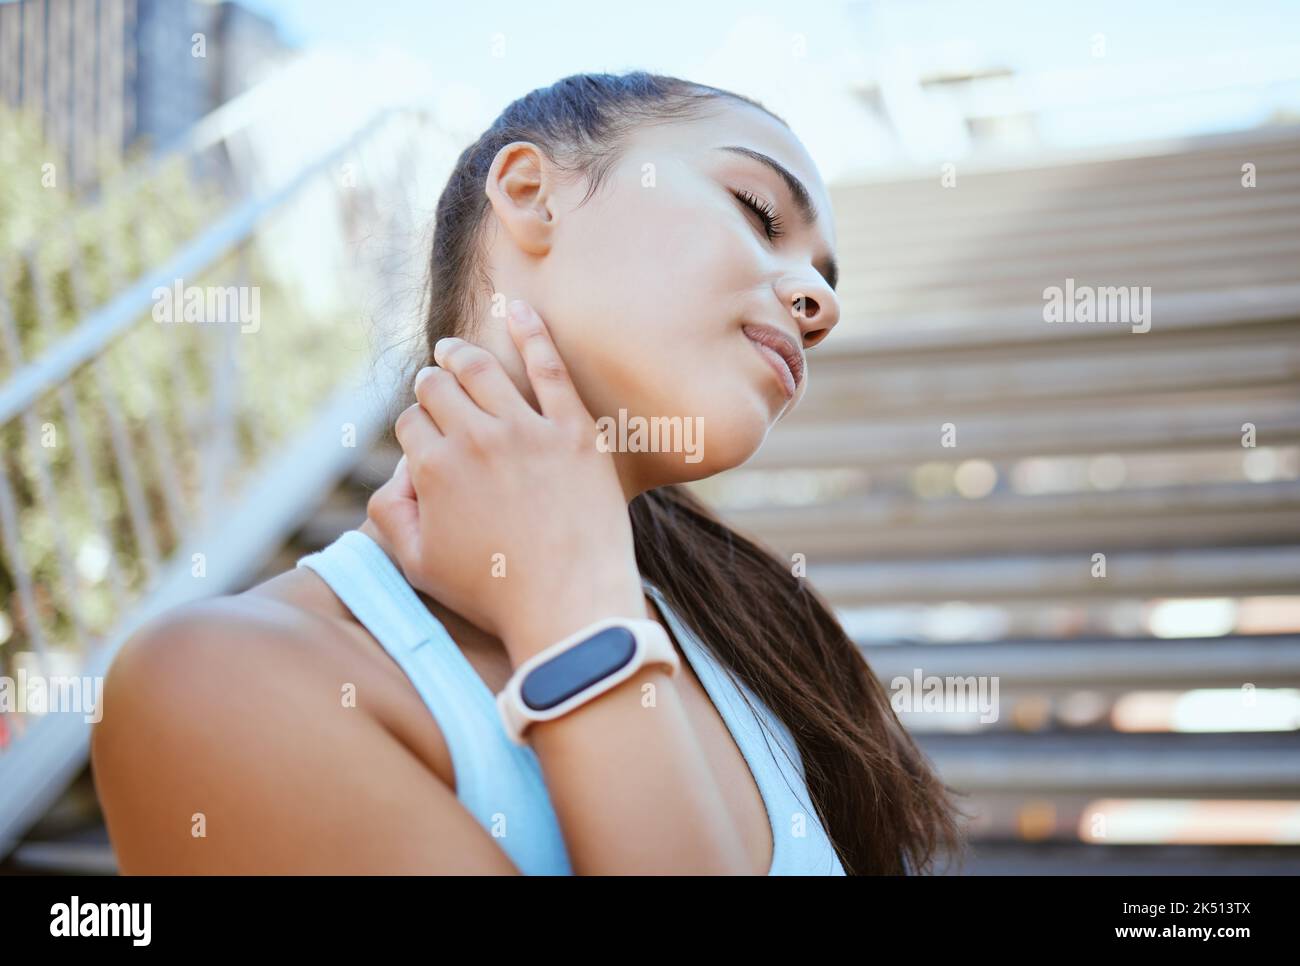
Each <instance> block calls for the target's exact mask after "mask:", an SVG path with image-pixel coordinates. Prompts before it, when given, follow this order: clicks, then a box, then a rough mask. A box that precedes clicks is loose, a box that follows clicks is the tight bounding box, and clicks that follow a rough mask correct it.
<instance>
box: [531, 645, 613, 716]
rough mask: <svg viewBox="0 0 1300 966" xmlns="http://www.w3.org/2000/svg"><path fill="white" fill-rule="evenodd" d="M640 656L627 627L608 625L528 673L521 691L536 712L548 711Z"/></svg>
mask: <svg viewBox="0 0 1300 966" xmlns="http://www.w3.org/2000/svg"><path fill="white" fill-rule="evenodd" d="M635 655H636V638H635V637H634V636H633V635H632V632H631V631H630V630H628V629H627V628H626V627H607V628H605V629H604V630H603V631H597V632H596V633H595V634H593V635H592V636H591V637H589V638H587V639H586V640H585V641H582V642H580V643H578V644H575V645H573V647H571V648H569V649H568V650H567V651H565V652H564V653H563V654H560V655H558V656H556V657H553V658H551V659H550V660H549V661H547V662H546V663H545V664H542V665H541V666H540V667H537V668H534V669H533V670H532V671H530V672H529V673H528V674H527V675H525V677H524V680H523V683H522V684H521V686H520V689H519V694H520V697H521V698H522V699H523V702H524V704H525V705H526V706H527V707H529V708H532V709H533V710H534V711H545V710H546V709H547V708H553V707H555V706H556V705H557V704H560V703H561V702H563V701H567V700H568V699H569V698H571V697H573V696H574V695H575V694H578V693H579V692H580V691H584V690H586V689H587V688H589V687H591V685H593V684H595V683H596V682H597V681H599V680H601V679H602V678H605V677H608V676H609V675H611V674H613V673H614V672H615V671H617V670H618V669H619V668H621V667H623V666H624V665H626V664H627V663H628V662H629V661H631V660H632V658H633V657H634V656H635Z"/></svg>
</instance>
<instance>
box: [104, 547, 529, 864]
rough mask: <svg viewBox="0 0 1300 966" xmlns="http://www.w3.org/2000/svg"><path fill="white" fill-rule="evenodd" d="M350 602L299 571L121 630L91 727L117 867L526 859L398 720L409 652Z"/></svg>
mask: <svg viewBox="0 0 1300 966" xmlns="http://www.w3.org/2000/svg"><path fill="white" fill-rule="evenodd" d="M339 608H342V604H341V603H340V602H339V601H338V600H337V598H335V597H334V596H333V594H332V593H330V591H329V590H328V587H326V586H325V585H324V583H323V582H322V581H320V580H319V578H318V577H316V575H315V574H312V573H308V572H307V571H305V570H298V571H289V572H287V573H285V574H281V575H279V576H277V577H275V578H273V579H272V580H270V581H268V582H266V583H264V584H261V585H259V586H258V587H255V588H253V589H252V590H250V591H245V592H244V593H242V594H233V595H227V596H222V597H215V598H211V599H208V600H203V601H199V602H195V603H191V604H186V605H184V606H181V607H177V608H174V609H173V610H171V611H169V612H167V613H165V614H163V615H161V616H160V617H158V618H155V619H154V620H152V621H150V622H149V623H147V624H146V625H144V626H143V627H141V628H140V630H139V631H138V632H137V633H136V634H134V635H133V636H132V638H131V639H130V640H129V641H127V643H126V644H125V645H124V646H123V647H122V649H121V650H120V651H119V652H118V654H117V656H116V658H115V659H114V661H113V663H112V666H111V667H110V669H109V672H108V675H107V677H106V679H105V682H104V695H103V703H102V709H103V712H102V718H101V720H100V721H99V722H98V723H97V724H96V726H95V728H94V730H93V732H92V737H91V755H92V763H93V768H94V775H95V785H96V789H97V791H98V793H99V798H100V801H101V803H102V805H103V807H104V814H105V819H106V821H107V824H108V827H109V834H110V838H111V840H112V842H113V847H114V850H115V852H116V854H117V857H118V862H119V865H120V867H121V871H123V872H124V873H128V874H134V873H162V874H167V873H174V872H182V873H183V872H200V873H254V874H256V873H264V872H280V873H289V874H302V873H306V874H313V873H362V874H369V873H421V872H431V873H441V872H468V873H475V872H481V873H488V874H509V873H511V872H513V871H515V870H514V867H513V865H512V864H511V863H510V861H509V859H508V858H507V856H506V855H505V853H504V852H502V851H501V849H500V848H499V847H498V845H497V844H496V843H495V842H494V841H493V840H492V838H491V836H489V835H488V834H487V832H486V831H485V830H484V829H483V828H482V827H481V826H480V825H479V824H478V822H477V821H476V820H475V819H474V818H473V816H471V815H470V814H469V813H468V812H467V811H465V809H464V808H463V807H462V806H461V804H460V803H459V801H458V800H457V799H456V797H455V791H454V789H453V788H452V787H450V786H449V785H448V784H447V782H446V781H444V780H443V778H442V777H440V776H439V775H438V774H437V772H436V771H435V770H434V769H433V768H431V767H430V762H429V761H427V760H424V759H423V758H422V757H421V756H420V755H419V754H417V753H415V752H414V751H413V750H412V748H411V747H410V745H409V743H408V742H406V741H403V740H401V739H400V738H399V737H398V736H397V735H396V734H395V733H394V731H393V729H392V728H390V727H389V720H388V719H389V718H390V714H389V712H391V711H392V708H393V707H394V706H400V705H401V702H402V701H403V700H405V699H404V697H403V696H402V695H403V693H402V691H401V688H400V684H401V682H400V680H399V678H398V677H395V676H394V671H396V670H397V669H396V668H395V666H388V667H386V666H385V664H384V661H383V660H382V659H381V658H380V657H378V656H376V655H375V654H374V652H373V650H372V651H370V652H369V653H368V652H367V651H366V649H365V642H364V640H362V639H360V638H358V635H357V629H356V625H355V622H350V621H349V620H348V619H347V618H346V611H343V613H342V614H340V613H339V610H338V609H339ZM362 635H364V632H362ZM397 674H398V675H399V676H400V671H397ZM395 703H396V704H395ZM385 709H387V711H386V710H385ZM426 717H427V715H426ZM396 720H398V721H400V720H402V719H401V715H400V714H398V716H397V718H396Z"/></svg>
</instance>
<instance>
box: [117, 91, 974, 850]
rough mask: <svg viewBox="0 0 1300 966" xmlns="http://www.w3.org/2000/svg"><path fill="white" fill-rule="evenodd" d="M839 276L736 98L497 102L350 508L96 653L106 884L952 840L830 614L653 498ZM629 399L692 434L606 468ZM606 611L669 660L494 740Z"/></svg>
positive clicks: (761, 380) (750, 389)
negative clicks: (377, 447) (102, 685)
mask: <svg viewBox="0 0 1300 966" xmlns="http://www.w3.org/2000/svg"><path fill="white" fill-rule="evenodd" d="M835 274H836V270H835V263H834V258H833V233H832V225H831V221H830V205H829V202H828V199H827V194H826V189H825V187H824V185H823V184H822V183H821V180H820V178H819V177H818V175H817V171H816V168H815V165H814V164H813V162H812V160H811V159H810V157H809V156H808V154H807V152H806V150H805V149H804V148H803V146H802V145H801V144H800V142H799V141H798V140H797V139H796V138H795V137H794V135H793V134H792V133H791V131H790V130H789V128H788V127H787V126H786V124H785V123H784V122H783V121H782V120H781V119H779V118H777V117H776V116H775V115H773V114H771V113H770V112H768V111H767V110H765V109H764V108H762V107H761V106H760V105H758V104H757V103H755V102H753V101H750V100H748V99H746V98H743V97H740V96H738V95H735V94H731V93H729V92H726V91H722V90H718V89H715V88H710V87H705V86H702V85H699V84H694V83H689V82H686V81H682V80H679V79H676V78H669V77H663V76H657V75H651V74H646V73H642V72H635V73H630V74H626V75H621V76H612V75H575V76H572V77H568V78H565V79H563V80H561V81H559V82H557V83H556V84H554V85H552V86H551V87H549V88H545V89H540V90H537V91H534V92H532V93H531V94H529V95H527V96H526V97H523V98H521V99H520V100H518V101H516V102H515V103H513V104H511V105H510V106H509V107H508V108H507V109H506V110H505V112H504V113H503V114H502V115H501V117H499V118H498V119H497V120H496V122H494V124H493V125H492V126H491V127H490V128H489V129H488V130H487V131H486V132H485V133H484V134H483V135H482V136H481V137H480V138H479V139H478V141H476V142H475V143H474V144H472V145H471V146H470V147H469V148H467V149H466V150H465V152H464V153H463V154H462V155H461V157H460V159H459V161H458V163H457V165H456V169H455V171H454V172H453V173H452V175H451V177H450V180H449V183H448V184H447V186H446V188H445V190H444V192H443V195H442V197H441V199H440V202H439V205H438V211H437V226H436V235H435V238H434V244H433V253H432V260H431V269H430V279H429V281H430V285H429V290H428V311H427V325H426V334H427V340H428V358H426V360H424V361H425V362H427V363H429V364H430V365H429V366H426V367H425V368H424V369H421V371H420V373H419V377H418V378H417V379H416V380H415V394H414V395H415V398H414V399H413V400H412V402H411V405H410V406H409V408H407V409H406V410H405V411H404V412H403V413H402V415H401V416H400V417H399V419H398V421H397V426H396V435H397V438H398V441H399V443H400V444H401V446H402V449H403V452H404V456H403V459H402V461H401V463H400V464H399V466H398V469H397V471H396V472H395V474H394V476H393V479H392V480H390V481H389V482H388V483H387V484H386V485H385V486H383V487H382V488H381V489H379V490H378V491H377V492H376V493H375V494H374V495H373V496H372V498H371V500H370V503H369V506H368V511H367V519H366V520H365V522H364V523H363V524H361V525H360V527H359V528H358V529H356V530H352V531H348V532H347V533H345V534H344V535H343V536H342V537H340V538H339V540H338V541H336V542H335V543H334V544H332V545H331V546H330V547H327V548H326V549H325V550H323V551H322V552H321V553H319V554H313V555H310V556H308V557H306V558H304V559H303V560H302V561H300V562H299V566H298V567H297V568H295V569H294V570H293V571H290V572H288V573H284V574H281V575H279V576H277V577H275V578H273V579H271V580H269V581H267V582H265V583H263V584H261V585H259V586H257V587H254V588H252V589H251V590H248V591H246V592H245V593H242V594H238V595H232V596H228V597H223V598H218V599H215V600H210V601H206V602H203V603H200V604H196V605H190V606H187V607H185V608H181V609H178V610H177V611H174V612H172V613H171V614H169V615H165V616H164V618H162V619H160V620H159V621H157V622H155V623H154V624H152V625H151V626H149V627H147V628H145V629H144V630H143V631H141V632H140V633H139V634H138V635H136V637H135V638H133V639H132V640H131V641H130V642H128V644H127V646H126V647H125V648H124V649H123V651H122V652H121V653H120V654H119V656H118V658H117V660H116V661H115V662H114V666H113V668H112V671H111V674H110V675H109V679H108V681H107V683H106V687H107V696H106V700H105V704H104V706H105V715H104V720H103V721H102V723H101V724H100V725H99V726H98V727H97V729H96V733H95V736H94V742H93V755H94V768H95V775H96V782H97V786H98V790H99V793H100V797H101V800H102V803H103V806H104V811H105V815H106V818H107V821H108V825H109V831H110V835H111V837H112V841H113V845H114V847H115V850H116V852H117V856H118V859H119V862H120V865H121V869H122V871H123V872H126V873H160V872H300V873H302V872H339V873H374V872H382V873H410V872H430V873H487V874H497V873H501V874H511V873H525V874H564V873H579V874H609V873H613V874H618V873H698V874H750V873H756V874H844V873H848V874H899V873H905V872H907V871H918V872H919V871H927V870H929V869H930V868H932V867H933V865H934V863H935V862H936V860H937V859H938V858H939V857H940V856H942V855H945V854H947V855H953V854H956V853H957V852H958V851H959V848H960V837H959V834H958V831H957V824H956V820H955V817H954V816H955V814H956V813H955V809H954V807H953V805H952V803H951V801H950V800H949V797H948V794H949V793H948V790H947V789H945V788H944V786H943V785H942V783H941V782H940V781H939V780H938V779H937V778H936V776H935V775H934V774H933V772H932V771H931V769H930V767H929V766H928V764H927V762H926V761H925V759H924V758H923V756H922V755H921V754H920V752H919V751H918V749H917V747H916V746H915V744H914V743H913V741H912V740H911V738H910V736H909V735H908V734H907V733H906V732H905V730H904V729H903V728H902V727H901V725H900V724H899V722H898V719H897V718H896V716H895V714H894V712H893V710H892V709H891V707H890V704H889V701H888V697H887V695H886V694H885V692H884V690H883V688H882V687H881V686H880V684H879V683H878V682H877V681H876V680H875V679H874V677H873V676H872V674H871V673H870V670H869V669H868V667H867V665H866V663H865V661H864V660H863V658H862V656H861V653H860V652H859V651H858V649H857V648H856V647H855V646H854V644H853V643H852V641H850V640H849V638H848V637H847V636H846V635H845V633H844V631H843V629H842V628H841V627H840V625H839V624H838V622H837V621H836V619H835V617H834V615H833V613H832V612H831V610H830V609H829V608H828V607H827V606H826V604H825V603H824V602H823V601H822V600H821V599H820V598H819V597H818V595H817V594H816V593H815V592H814V591H813V590H812V588H811V587H810V586H809V585H808V584H807V583H806V582H805V581H804V580H803V579H802V578H800V577H796V576H793V575H792V569H791V567H790V566H789V565H788V564H787V563H786V562H785V561H783V560H781V559H779V558H777V557H775V556H773V555H772V554H770V553H769V552H767V551H765V550H763V549H761V548H760V547H758V546H757V545H755V544H754V543H752V542H750V541H749V540H746V539H745V538H743V537H741V536H740V535H738V534H736V533H734V532H733V531H731V530H730V529H728V528H727V527H726V526H725V525H723V524H722V523H720V522H719V521H718V520H717V519H716V518H715V517H714V516H713V515H711V514H710V513H709V512H708V510H707V509H706V508H705V507H704V506H703V505H702V504H701V503H700V502H699V501H697V500H696V499H695V498H693V497H692V496H691V495H690V493H689V492H688V491H687V490H686V489H684V488H683V487H681V486H680V485H679V484H681V483H684V482H686V481H689V480H692V479H700V478H704V477H707V476H710V475H712V474H715V473H718V472H721V471H723V470H726V469H729V468H731V467H734V466H737V465H739V464H741V463H743V462H745V461H746V460H747V459H748V458H749V457H750V456H751V455H752V454H753V453H754V452H755V451H756V450H757V449H758V448H759V446H760V445H761V443H762V442H763V440H764V438H765V436H766V434H767V432H768V430H769V429H770V428H771V426H772V425H773V424H774V423H775V422H776V420H777V419H779V418H780V417H781V415H783V414H784V413H785V412H786V411H788V410H789V409H790V408H791V407H792V406H794V405H796V404H797V402H798V400H799V398H800V397H801V396H802V393H803V391H804V387H805V380H804V372H805V367H804V355H803V352H804V350H805V349H809V348H811V347H813V346H815V345H817V344H818V343H820V342H821V341H822V340H824V339H825V338H826V337H827V336H828V335H829V334H830V332H831V330H832V329H833V328H834V326H835V324H836V322H837V321H838V318H839V304H838V300H837V297H836V295H835V282H836V278H835ZM507 304H509V305H510V306H511V312H510V313H506V312H504V311H503V310H504V308H505V307H506V305H507ZM628 414H631V416H632V417H633V418H637V417H640V418H642V419H645V420H647V421H649V420H651V419H654V418H672V417H677V418H679V420H680V422H679V423H677V424H676V425H680V426H692V427H698V428H699V429H701V430H703V431H704V435H703V445H702V446H700V447H699V448H698V451H697V452H696V453H695V454H694V455H693V456H690V454H687V453H684V452H682V451H680V450H681V447H678V448H677V449H678V451H676V452H674V451H673V449H674V447H672V446H667V447H665V446H662V445H661V446H658V447H649V446H646V445H633V444H628V445H621V446H620V445H613V446H611V445H610V443H611V442H613V443H615V444H619V443H623V444H627V442H628V441H627V440H626V439H625V438H623V437H617V438H614V439H611V436H610V434H608V433H605V434H603V435H602V434H601V433H600V432H599V430H600V428H601V426H604V427H608V426H609V425H610V423H609V422H607V421H606V420H614V419H618V418H625V417H627V415H628ZM596 415H599V416H600V417H601V421H600V422H597V421H596V419H595V416H596ZM628 422H630V420H625V422H624V425H627V423H628ZM597 439H599V440H601V441H602V442H600V443H599V445H598V444H597V443H596V440H597ZM633 439H634V440H636V439H639V437H633ZM642 443H644V441H642ZM611 450H612V451H611ZM688 456H690V458H687V457H688ZM611 617H616V618H629V619H642V620H645V619H650V620H654V621H656V622H657V623H658V624H659V625H660V626H662V627H663V628H664V629H665V630H666V631H667V632H668V633H669V635H670V638H669V639H670V641H671V646H672V649H673V652H674V653H675V654H677V655H678V656H679V658H680V666H681V670H680V672H679V673H676V674H670V673H668V670H667V669H666V668H665V667H664V666H655V665H647V666H645V667H643V668H641V669H640V670H639V671H638V672H637V673H636V674H635V675H634V676H632V677H630V678H628V679H627V680H626V681H624V682H622V683H621V684H618V685H616V686H614V687H611V688H610V689H609V690H608V691H606V692H605V693H604V694H601V695H600V696H599V697H597V698H595V699H594V700H590V701H588V702H586V703H585V704H583V705H581V706H580V707H578V708H577V709H575V710H572V711H570V712H568V713H566V714H564V715H562V716H560V717H558V718H555V719H554V720H550V721H545V722H539V723H537V724H535V725H533V726H532V728H531V730H530V731H529V732H528V733H527V736H526V739H525V743H524V744H523V745H517V744H514V743H513V742H511V741H510V740H509V738H508V736H507V733H506V731H505V730H504V726H503V724H502V721H501V720H500V719H499V718H498V717H497V715H496V711H497V709H496V707H495V706H494V701H493V698H494V696H495V695H497V694H498V693H500V692H501V691H502V689H503V688H504V687H505V686H506V683H507V682H508V681H509V680H510V678H511V676H512V674H513V673H514V672H515V670H516V669H517V668H518V667H519V666H520V664H522V663H523V662H525V661H527V660H528V659H529V658H531V657H533V656H535V655H537V654H538V653H539V652H540V651H542V650H544V649H545V648H547V647H548V646H550V645H552V644H553V643H554V642H557V641H560V640H562V639H564V638H566V637H567V636H569V635H571V634H573V633H575V632H577V631H579V629H581V628H584V627H587V626H588V625H590V624H591V623H592V622H594V621H597V620H600V619H603V618H611Z"/></svg>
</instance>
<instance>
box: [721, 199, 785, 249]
mask: <svg viewBox="0 0 1300 966" xmlns="http://www.w3.org/2000/svg"><path fill="white" fill-rule="evenodd" d="M731 193H732V194H733V195H735V196H736V199H737V200H738V201H739V202H740V203H741V204H742V205H744V206H745V207H746V208H748V209H749V210H750V211H752V212H753V213H754V214H756V215H758V217H759V219H760V220H761V221H762V222H763V231H764V232H765V233H766V234H767V239H768V241H775V240H776V239H778V238H780V237H781V236H782V235H784V234H785V228H784V227H783V226H782V222H781V216H780V215H779V214H777V211H776V208H775V207H774V206H773V205H772V203H771V202H769V201H763V200H762V199H760V198H758V197H756V196H755V195H753V194H751V193H750V192H748V191H745V190H743V189H742V190H740V191H736V190H734V189H733V190H732V192H731Z"/></svg>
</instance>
